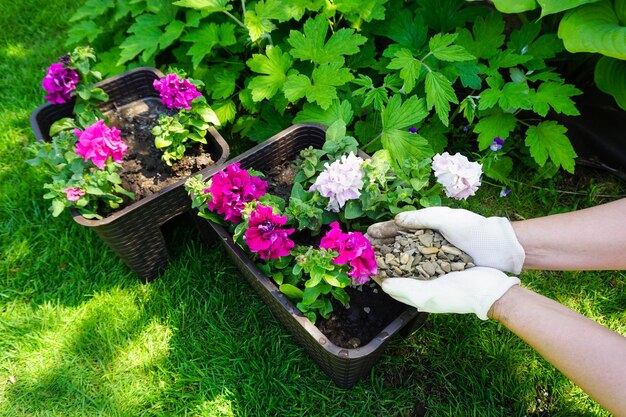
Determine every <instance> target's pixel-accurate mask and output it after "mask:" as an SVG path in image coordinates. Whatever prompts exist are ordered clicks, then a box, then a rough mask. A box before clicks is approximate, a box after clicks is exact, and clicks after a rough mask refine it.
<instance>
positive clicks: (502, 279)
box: [382, 267, 520, 320]
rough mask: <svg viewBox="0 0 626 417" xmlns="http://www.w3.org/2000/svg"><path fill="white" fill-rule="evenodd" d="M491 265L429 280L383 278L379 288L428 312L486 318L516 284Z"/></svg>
mask: <svg viewBox="0 0 626 417" xmlns="http://www.w3.org/2000/svg"><path fill="white" fill-rule="evenodd" d="M519 283H520V280H519V279H518V278H517V277H510V276H507V275H506V274H504V273H503V272H502V271H498V270H497V269H493V268H485V267H474V268H470V269H467V270H465V271H460V272H450V273H449V274H446V275H442V276H441V277H439V278H436V279H433V280H430V281H421V280H417V279H412V278H387V279H385V280H384V281H383V282H382V288H383V291H385V292H386V293H387V294H389V295H390V296H391V297H393V298H395V299H396V300H398V301H400V302H402V303H405V304H408V305H411V306H413V307H415V308H417V309H418V310H419V311H425V312H428V313H459V314H465V313H474V314H476V315H477V316H478V317H479V318H480V319H482V320H487V318H488V317H487V312H488V311H489V309H490V308H491V306H492V305H493V303H495V302H496V301H497V300H498V299H499V298H500V297H502V296H503V295H504V293H506V292H507V291H508V290H509V288H511V287H512V286H514V285H519Z"/></svg>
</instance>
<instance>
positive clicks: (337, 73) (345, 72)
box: [283, 62, 354, 110]
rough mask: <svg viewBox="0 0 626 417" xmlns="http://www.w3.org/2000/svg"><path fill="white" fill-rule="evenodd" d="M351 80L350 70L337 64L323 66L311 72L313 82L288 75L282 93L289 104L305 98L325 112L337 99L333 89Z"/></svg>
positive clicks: (301, 75)
mask: <svg viewBox="0 0 626 417" xmlns="http://www.w3.org/2000/svg"><path fill="white" fill-rule="evenodd" d="M353 78H354V77H353V76H352V74H351V73H350V70H349V69H348V68H341V64H340V63H339V62H334V63H330V64H323V65H320V66H318V67H317V68H315V69H314V70H313V74H312V81H313V82H311V80H310V79H309V78H308V77H307V76H306V75H303V74H290V75H289V76H288V77H287V80H286V81H285V84H284V85H283V92H284V93H285V97H287V99H288V100H289V101H291V102H295V101H297V100H299V99H301V98H302V97H304V96H306V98H307V100H308V101H309V102H315V103H317V104H319V106H320V107H321V108H322V109H324V110H326V109H328V108H329V107H330V106H331V104H332V102H333V100H335V99H337V89H336V88H335V87H338V86H341V85H344V84H346V83H348V82H350V80H352V79H353Z"/></svg>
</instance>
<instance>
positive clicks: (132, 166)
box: [107, 100, 214, 204]
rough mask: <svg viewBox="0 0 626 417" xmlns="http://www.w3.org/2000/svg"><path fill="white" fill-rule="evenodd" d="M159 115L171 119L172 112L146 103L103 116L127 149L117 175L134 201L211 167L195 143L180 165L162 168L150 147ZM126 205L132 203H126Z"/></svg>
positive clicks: (154, 102)
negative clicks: (131, 194)
mask: <svg viewBox="0 0 626 417" xmlns="http://www.w3.org/2000/svg"><path fill="white" fill-rule="evenodd" d="M163 113H164V114H169V115H172V114H174V113H175V111H172V110H171V109H168V108H167V107H165V106H164V105H163V104H162V103H161V102H160V101H158V100H150V101H142V102H138V103H136V104H134V105H133V106H131V107H126V108H123V109H119V110H115V111H113V112H111V113H109V114H107V116H108V117H109V120H110V121H111V123H112V124H113V125H114V126H116V127H117V128H118V129H120V130H121V131H122V138H123V139H124V141H125V142H126V144H127V145H128V151H127V152H126V155H125V156H124V162H123V163H122V169H121V170H120V171H119V174H120V177H121V178H122V187H123V188H124V189H126V190H128V191H131V192H133V193H135V201H138V200H141V199H142V198H144V197H147V196H149V195H151V194H154V193H155V192H157V191H160V190H162V189H164V188H166V187H167V186H169V185H171V184H174V183H176V182H178V181H180V180H181V179H183V178H186V177H188V176H190V175H191V174H192V173H194V172H196V171H199V170H202V169H204V168H206V167H207V166H209V165H213V163H214V161H213V160H212V159H211V156H210V154H209V153H208V150H205V148H204V145H203V144H201V143H198V144H196V145H195V146H193V147H192V148H190V149H188V150H187V152H186V154H185V156H184V157H183V159H181V160H180V161H176V162H174V163H173V164H172V166H168V165H167V164H165V163H164V162H163V161H162V160H161V156H162V154H163V152H162V151H161V150H159V149H157V148H156V146H155V145H154V135H152V128H153V127H154V126H156V125H157V124H158V120H159V115H160V114H163ZM130 203H132V201H128V202H126V204H130Z"/></svg>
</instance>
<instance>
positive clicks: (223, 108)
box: [212, 100, 237, 126]
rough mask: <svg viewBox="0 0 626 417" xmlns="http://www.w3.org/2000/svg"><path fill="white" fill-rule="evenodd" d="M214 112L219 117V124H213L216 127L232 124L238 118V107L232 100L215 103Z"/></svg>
mask: <svg viewBox="0 0 626 417" xmlns="http://www.w3.org/2000/svg"><path fill="white" fill-rule="evenodd" d="M213 111H214V113H215V116H216V117H217V123H214V122H212V123H213V124H214V125H215V126H220V125H225V124H226V123H230V122H232V121H233V120H235V117H236V116H237V106H236V105H235V102H234V101H232V100H227V101H225V102H223V103H213Z"/></svg>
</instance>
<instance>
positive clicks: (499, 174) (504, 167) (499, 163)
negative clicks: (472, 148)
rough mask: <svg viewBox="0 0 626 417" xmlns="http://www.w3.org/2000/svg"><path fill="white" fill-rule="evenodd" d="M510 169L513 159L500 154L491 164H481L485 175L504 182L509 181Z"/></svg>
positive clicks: (511, 168)
mask: <svg viewBox="0 0 626 417" xmlns="http://www.w3.org/2000/svg"><path fill="white" fill-rule="evenodd" d="M512 170H513V160H512V159H511V158H509V157H508V156H500V157H499V158H498V159H497V160H495V161H493V162H492V163H491V164H483V172H484V173H485V175H486V176H488V177H489V178H492V179H494V180H496V181H500V182H502V183H504V184H508V183H509V178H510V175H509V174H510V173H511V171H512Z"/></svg>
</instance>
